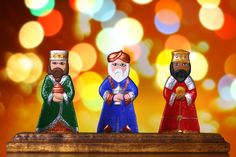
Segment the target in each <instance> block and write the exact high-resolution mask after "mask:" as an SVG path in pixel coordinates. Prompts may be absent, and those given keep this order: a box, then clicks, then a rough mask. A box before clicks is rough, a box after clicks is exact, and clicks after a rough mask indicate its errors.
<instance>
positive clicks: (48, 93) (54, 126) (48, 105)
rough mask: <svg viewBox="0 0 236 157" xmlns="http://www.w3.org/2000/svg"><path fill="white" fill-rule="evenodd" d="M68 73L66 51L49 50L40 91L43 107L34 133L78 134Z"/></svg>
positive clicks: (71, 84) (71, 85)
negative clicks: (45, 73) (47, 62)
mask: <svg viewBox="0 0 236 157" xmlns="http://www.w3.org/2000/svg"><path fill="white" fill-rule="evenodd" d="M68 72H69V64H68V51H65V50H51V51H50V58H49V65H48V75H46V77H45V79H44V82H43V86H42V91H41V94H42V98H43V107H42V110H41V114H40V117H39V121H38V125H37V128H36V132H38V133H41V132H42V133H51V132H53V133H54V132H55V133H65V132H69V133H76V132H78V124H77V119H76V114H75V110H74V106H73V102H72V101H73V97H74V86H73V83H72V80H71V77H70V76H69V75H68Z"/></svg>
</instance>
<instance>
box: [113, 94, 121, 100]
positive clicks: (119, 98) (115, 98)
mask: <svg viewBox="0 0 236 157" xmlns="http://www.w3.org/2000/svg"><path fill="white" fill-rule="evenodd" d="M113 100H114V101H115V102H121V101H122V100H123V94H120V93H119V94H116V95H115V96H114V98H113Z"/></svg>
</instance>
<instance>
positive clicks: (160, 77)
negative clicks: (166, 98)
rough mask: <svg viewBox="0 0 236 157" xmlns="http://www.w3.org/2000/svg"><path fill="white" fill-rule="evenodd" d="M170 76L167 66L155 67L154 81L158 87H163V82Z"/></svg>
mask: <svg viewBox="0 0 236 157" xmlns="http://www.w3.org/2000/svg"><path fill="white" fill-rule="evenodd" d="M169 76H170V68H169V66H161V67H159V68H158V69H157V74H156V83H157V85H158V88H159V89H164V86H165V83H166V81H167V79H168V77H169Z"/></svg>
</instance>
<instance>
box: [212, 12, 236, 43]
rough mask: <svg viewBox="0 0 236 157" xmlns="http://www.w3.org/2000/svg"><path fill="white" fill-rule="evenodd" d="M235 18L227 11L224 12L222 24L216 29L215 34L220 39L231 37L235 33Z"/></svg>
mask: <svg viewBox="0 0 236 157" xmlns="http://www.w3.org/2000/svg"><path fill="white" fill-rule="evenodd" d="M235 28H236V20H235V18H234V17H233V16H232V15H230V14H227V13H224V24H223V26H222V27H221V29H219V30H217V31H216V35H217V36H219V37H220V38H222V39H226V40H229V39H232V38H234V37H235V35H236V29H235Z"/></svg>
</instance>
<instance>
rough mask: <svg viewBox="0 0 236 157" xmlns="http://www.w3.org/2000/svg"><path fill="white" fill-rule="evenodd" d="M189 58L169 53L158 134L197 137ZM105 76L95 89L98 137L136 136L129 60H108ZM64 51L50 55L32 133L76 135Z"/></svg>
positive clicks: (123, 56) (121, 56)
mask: <svg viewBox="0 0 236 157" xmlns="http://www.w3.org/2000/svg"><path fill="white" fill-rule="evenodd" d="M189 55H190V53H189V52H188V51H185V50H176V51H173V52H172V61H171V63H170V74H171V76H170V77H169V78H168V79H167V81H166V84H165V88H164V91H163V95H164V98H165V100H166V105H165V109H164V112H163V117H162V120H161V124H160V129H159V133H164V132H183V133H188V132H190V133H192V132H195V133H199V132H200V128H199V123H198V119H197V113H196V108H195V103H194V102H195V99H196V95H197V92H196V87H195V84H194V81H193V80H192V78H191V76H190V72H191V64H190V60H189ZM107 61H108V76H107V77H106V79H105V80H104V81H103V82H102V84H101V86H100V88H99V94H100V96H101V97H102V99H103V100H104V103H103V108H102V112H101V116H100V120H99V123H98V127H97V133H138V125H137V120H136V114H135V110H134V105H133V102H134V100H135V98H136V97H137V96H138V88H137V86H136V85H135V83H134V82H133V81H132V79H131V78H129V71H130V56H129V55H128V54H127V53H125V52H123V51H118V52H113V53H111V54H109V55H108V57H107ZM68 72H69V64H68V51H65V50H51V51H50V58H49V65H48V74H47V75H46V77H45V79H44V82H43V86H42V91H41V95H42V98H43V106H42V110H41V114H40V117H39V121H38V125H37V128H36V132H38V133H77V132H78V124H77V119H76V113H75V110H74V106H73V97H74V87H73V82H72V80H71V77H70V76H69V75H68Z"/></svg>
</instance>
